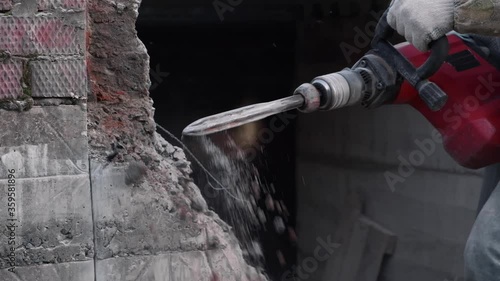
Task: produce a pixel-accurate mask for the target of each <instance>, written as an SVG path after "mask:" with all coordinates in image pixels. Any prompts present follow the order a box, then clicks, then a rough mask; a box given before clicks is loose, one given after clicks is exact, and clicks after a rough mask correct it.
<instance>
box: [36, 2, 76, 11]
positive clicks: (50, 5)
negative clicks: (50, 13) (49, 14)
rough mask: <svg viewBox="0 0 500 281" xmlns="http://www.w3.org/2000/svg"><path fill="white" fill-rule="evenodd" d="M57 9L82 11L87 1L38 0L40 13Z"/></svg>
mask: <svg viewBox="0 0 500 281" xmlns="http://www.w3.org/2000/svg"><path fill="white" fill-rule="evenodd" d="M57 8H62V9H66V10H78V11H81V10H83V9H84V8H85V0H38V10H40V11H46V10H51V9H57Z"/></svg>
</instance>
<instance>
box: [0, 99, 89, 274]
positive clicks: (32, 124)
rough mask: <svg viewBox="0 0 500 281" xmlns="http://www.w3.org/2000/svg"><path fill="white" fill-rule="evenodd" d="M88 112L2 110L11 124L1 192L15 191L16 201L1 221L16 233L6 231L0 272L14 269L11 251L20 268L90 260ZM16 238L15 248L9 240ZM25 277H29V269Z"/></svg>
mask: <svg viewBox="0 0 500 281" xmlns="http://www.w3.org/2000/svg"><path fill="white" fill-rule="evenodd" d="M84 110H85V107H81V106H61V107H58V108H42V107H34V108H33V109H32V110H30V111H27V112H7V111H0V119H1V120H9V121H8V123H7V122H4V123H3V124H4V126H5V127H4V132H6V133H4V134H1V135H0V143H1V144H2V147H0V155H1V157H0V159H1V161H0V173H1V177H2V180H0V182H1V185H2V188H1V190H2V194H6V195H7V194H9V193H11V196H10V197H12V198H15V201H12V203H15V204H16V205H15V206H13V205H11V206H9V205H8V202H11V201H8V198H7V197H6V196H5V197H4V199H5V200H2V204H0V221H2V222H9V223H10V222H14V223H15V225H16V227H15V228H14V229H15V230H14V235H10V234H11V231H9V229H5V228H3V229H2V233H3V234H4V235H2V236H1V237H0V245H2V247H1V248H0V257H1V258H2V259H1V261H0V268H2V269H6V268H11V267H12V266H11V265H10V264H9V263H8V262H7V261H8V259H6V257H7V256H10V255H12V252H14V255H15V257H14V259H15V263H16V266H15V267H16V269H19V268H17V267H21V268H22V267H24V266H31V265H42V264H47V263H54V264H59V263H65V262H75V261H87V260H92V258H93V254H94V249H93V248H94V246H93V233H92V228H93V227H92V214H91V202H90V188H89V187H90V180H89V177H88V164H87V163H88V160H87V157H88V152H87V141H86V128H85V119H86V114H85V111H84ZM9 170H11V171H12V170H15V172H13V173H12V172H10V173H9ZM9 174H11V175H13V176H14V181H13V179H12V178H9V177H8V175H9ZM9 179H10V182H9ZM9 183H11V184H13V187H12V186H9V185H8V184H9ZM9 188H10V190H9ZM12 193H13V194H12ZM9 200H10V199H9ZM13 207H14V209H11V208H13ZM9 219H15V221H10V220H9ZM12 237H13V238H15V239H14V240H13V241H15V244H12V242H11V240H8V239H10V238H12ZM9 242H10V243H9ZM11 247H14V249H15V250H14V251H12V248H11ZM19 274H20V276H23V273H22V272H20V273H19ZM25 274H27V275H26V276H28V277H29V276H30V275H29V273H28V272H27V271H25ZM28 277H26V278H28ZM45 280H58V279H45Z"/></svg>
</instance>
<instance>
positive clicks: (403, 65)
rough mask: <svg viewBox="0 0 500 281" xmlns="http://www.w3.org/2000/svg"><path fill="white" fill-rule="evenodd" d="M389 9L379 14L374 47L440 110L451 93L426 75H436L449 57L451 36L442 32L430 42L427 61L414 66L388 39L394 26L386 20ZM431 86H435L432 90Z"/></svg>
mask: <svg viewBox="0 0 500 281" xmlns="http://www.w3.org/2000/svg"><path fill="white" fill-rule="evenodd" d="M388 11H389V10H387V11H385V13H384V14H383V15H382V17H381V18H380V20H379V22H378V25H377V28H376V30H375V36H374V38H373V40H372V47H373V48H374V49H376V50H378V51H379V54H380V55H381V56H382V57H383V58H384V59H386V61H387V62H389V63H390V64H391V65H393V66H394V68H395V70H396V71H397V72H398V73H399V74H400V75H402V76H403V77H404V78H405V79H406V80H407V81H408V82H409V83H410V84H411V85H412V86H413V87H415V88H416V89H418V90H419V94H420V97H421V98H422V100H423V101H424V102H425V103H426V104H427V105H428V107H429V108H430V109H431V110H433V111H437V110H439V109H441V108H442V107H443V106H444V105H445V104H446V101H447V100H448V96H447V95H446V93H445V92H443V91H442V90H441V88H439V86H437V85H435V84H434V85H429V83H431V82H430V81H428V80H427V79H428V78H430V77H431V76H433V75H434V74H435V73H436V72H437V71H438V70H439V69H440V67H441V66H442V65H443V63H444V62H445V61H446V58H447V56H448V52H449V43H448V38H447V37H446V36H443V37H441V38H439V39H438V40H436V41H433V42H431V43H430V44H429V47H430V50H431V53H430V56H429V58H428V59H427V61H426V62H425V63H424V64H423V65H422V66H421V67H419V68H417V69H416V68H415V67H414V66H413V65H412V64H411V63H410V62H409V61H408V60H407V59H406V58H405V57H404V56H403V55H402V54H401V53H400V52H398V50H396V48H395V47H394V46H393V45H392V44H391V43H389V42H388V39H389V38H391V37H392V35H393V34H394V32H395V30H394V29H393V28H392V27H391V26H390V25H389V23H388V22H387V14H388ZM429 89H432V91H430V90H429Z"/></svg>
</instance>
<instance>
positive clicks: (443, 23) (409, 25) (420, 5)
mask: <svg viewBox="0 0 500 281" xmlns="http://www.w3.org/2000/svg"><path fill="white" fill-rule="evenodd" d="M454 12H455V0H393V1H392V3H391V6H390V7H389V13H388V15H387V22H388V23H389V25H390V26H391V27H392V28H394V29H395V30H396V31H397V32H398V33H399V34H400V35H402V36H404V37H405V38H406V40H407V41H408V42H410V43H411V44H413V45H414V46H415V47H416V48H417V49H419V50H420V51H422V52H425V51H428V50H429V43H431V42H432V41H434V40H437V39H439V38H440V37H442V36H443V35H445V34H447V33H448V32H450V31H452V30H453V28H454Z"/></svg>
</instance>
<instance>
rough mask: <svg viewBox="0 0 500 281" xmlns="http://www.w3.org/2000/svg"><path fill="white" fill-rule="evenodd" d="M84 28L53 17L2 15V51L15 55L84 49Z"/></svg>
mask: <svg viewBox="0 0 500 281" xmlns="http://www.w3.org/2000/svg"><path fill="white" fill-rule="evenodd" d="M83 38H84V36H83V30H80V29H78V28H76V27H75V26H72V25H69V24H67V23H65V22H64V21H63V20H61V19H58V18H54V17H32V18H31V17H30V18H24V17H13V16H7V17H0V51H7V52H9V53H11V54H13V55H33V54H51V55H56V54H80V53H83V44H84V42H83Z"/></svg>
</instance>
